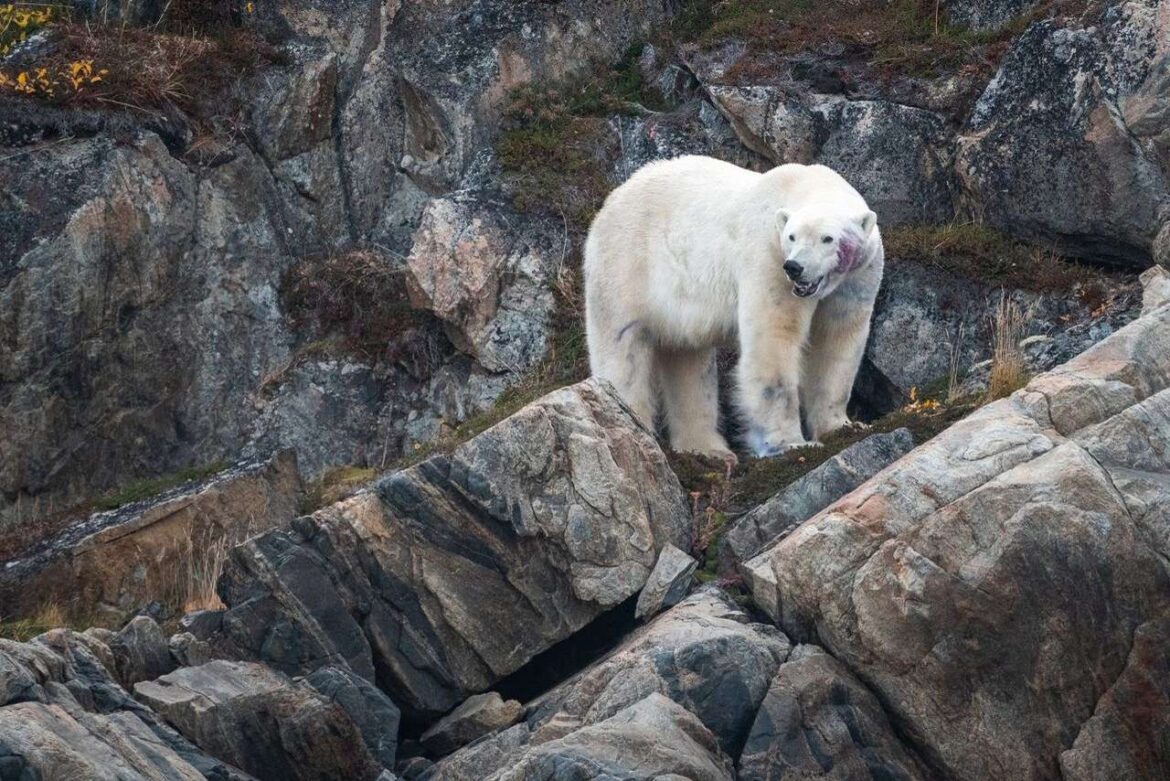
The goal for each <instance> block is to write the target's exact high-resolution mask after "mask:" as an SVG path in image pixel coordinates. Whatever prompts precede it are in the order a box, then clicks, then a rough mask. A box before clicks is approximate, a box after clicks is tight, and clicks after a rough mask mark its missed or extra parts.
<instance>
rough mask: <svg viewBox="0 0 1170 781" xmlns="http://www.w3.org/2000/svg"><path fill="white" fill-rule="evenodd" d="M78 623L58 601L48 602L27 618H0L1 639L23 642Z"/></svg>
mask: <svg viewBox="0 0 1170 781" xmlns="http://www.w3.org/2000/svg"><path fill="white" fill-rule="evenodd" d="M74 623H77V622H73V621H71V620H70V618H69V615H68V614H67V613H66V611H65V608H64V607H63V606H62V605H61V604H60V603H58V602H46V603H45V604H43V605H42V606H41V607H40V609H39V610H37V612H36V613H35V614H34V615H32V616H29V617H27V618H15V619H0V639H4V640H15V641H17V642H20V643H23V642H26V641H28V640H31V639H32V638H34V637H36V636H37V635H39V634H43V633H44V632H47V631H49V630H50V629H57V628H59V627H63V626H71V625H72V624H74Z"/></svg>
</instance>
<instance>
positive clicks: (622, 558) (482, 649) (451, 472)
mask: <svg viewBox="0 0 1170 781" xmlns="http://www.w3.org/2000/svg"><path fill="white" fill-rule="evenodd" d="M689 534H690V515H689V512H688V509H687V505H686V500H685V498H684V496H683V493H682V489H681V487H680V486H679V484H678V480H677V479H676V478H675V477H674V474H673V473H672V472H671V471H670V468H669V466H668V465H667V463H666V459H665V456H664V455H663V453H662V451H661V450H660V449H659V447H658V444H657V443H656V442H655V440H654V437H653V436H652V435H651V433H650V432H648V431H646V430H645V429H643V428H642V427H641V425H640V424H639V423H637V422H636V419H635V418H634V417H633V415H632V414H631V413H630V412H629V411H628V410H627V409H626V408H625V407H624V406H623V405H622V403H621V402H620V401H619V400H618V399H617V397H616V396H615V395H614V394H613V391H612V389H610V388H609V387H608V386H607V385H603V384H599V383H597V382H595V381H592V380H588V381H585V382H582V383H579V384H577V385H574V386H571V387H568V388H563V389H561V390H558V391H555V392H553V393H551V394H549V395H548V396H545V397H544V398H542V399H540V400H538V401H536V402H533V403H532V404H530V405H528V406H527V407H525V408H524V409H522V410H521V411H520V412H518V413H516V414H515V415H513V416H512V417H510V418H508V419H506V420H504V421H503V422H501V423H499V424H497V425H496V426H495V427H493V428H491V429H489V430H488V431H486V432H484V433H483V434H480V435H479V436H477V437H475V438H474V439H472V440H470V441H469V442H467V443H465V444H463V445H461V446H459V447H458V448H457V449H456V450H455V451H454V452H453V453H452V454H451V455H450V456H434V457H432V458H430V459H428V460H427V461H425V462H423V463H421V464H419V465H418V466H415V467H411V468H410V469H407V470H404V471H402V472H398V473H395V474H392V475H389V476H387V477H385V478H383V479H381V480H379V481H378V482H377V483H376V484H375V485H374V486H373V487H372V488H371V489H370V490H368V491H365V492H363V493H360V494H358V495H357V496H354V497H353V498H351V499H348V500H345V501H343V502H341V503H339V504H337V505H334V506H332V507H327V508H325V509H323V510H321V511H319V512H317V513H314V514H313V515H311V516H308V517H305V518H301V519H299V520H298V521H296V522H295V523H294V529H293V530H291V531H277V532H270V533H268V534H264V535H261V536H259V537H256V538H254V539H252V540H251V541H249V542H248V543H246V544H245V545H243V546H241V547H239V548H237V549H236V550H235V551H234V552H233V554H232V557H231V560H230V562H229V563H228V566H227V568H226V570H225V576H224V578H223V580H222V581H221V583H220V593H221V596H222V597H223V599H224V602H225V603H226V604H227V605H228V606H229V609H228V611H227V613H226V614H225V616H224V628H225V632H226V633H227V635H228V636H229V637H230V638H231V639H232V640H234V642H235V643H236V644H238V646H239V647H240V648H241V649H242V650H243V651H244V652H246V653H249V654H252V655H254V656H255V657H257V658H260V659H262V660H264V661H267V662H269V663H271V664H273V665H275V666H277V667H279V668H280V669H283V670H285V671H288V672H303V671H308V670H311V669H313V668H315V667H317V666H319V665H322V664H326V663H329V662H330V661H334V662H344V663H346V664H348V665H349V666H350V667H352V669H353V670H354V671H355V672H357V673H358V674H359V675H361V676H362V677H364V678H366V679H367V680H371V681H372V680H374V679H375V675H376V677H377V680H378V683H379V685H380V686H382V687H383V688H384V689H385V690H386V691H387V693H389V694H390V695H391V696H392V697H393V698H394V700H395V701H396V702H398V703H399V704H401V705H403V706H405V707H408V708H410V709H412V710H413V711H414V712H417V713H422V714H426V715H430V716H439V715H441V714H442V713H444V712H446V711H447V710H449V709H450V708H451V707H452V706H454V705H456V704H457V703H459V702H461V701H462V700H464V699H466V697H467V696H469V695H471V694H472V693H474V692H477V691H483V690H484V689H486V688H489V687H490V686H491V685H492V684H493V683H495V682H496V681H498V680H500V679H501V678H503V677H504V676H505V675H507V674H509V673H511V672H514V671H515V670H517V669H519V668H520V667H521V666H522V665H523V664H524V663H526V662H527V661H528V660H529V659H531V658H532V657H533V656H535V655H536V654H537V653H539V652H540V651H542V650H544V649H545V648H548V647H549V646H551V645H552V644H553V643H555V642H557V641H559V640H562V639H564V638H566V637H568V636H569V635H570V634H572V633H573V632H575V631H576V630H578V629H580V628H581V627H583V626H584V625H585V624H587V623H588V622H589V621H590V620H592V619H593V618H595V617H596V616H598V615H599V614H600V613H601V612H603V611H605V610H607V609H608V608H611V607H613V606H616V605H617V604H619V603H621V602H622V601H624V600H625V599H628V598H629V597H631V596H633V595H634V594H636V593H637V592H638V590H639V589H640V588H641V587H642V586H643V585H644V584H645V582H646V579H647V578H648V577H649V575H650V572H651V570H652V569H653V566H654V563H655V561H656V560H657V555H658V551H659V550H661V548H662V547H663V546H664V545H666V544H667V543H670V544H674V545H676V546H679V547H684V548H685V547H687V546H688V545H689Z"/></svg>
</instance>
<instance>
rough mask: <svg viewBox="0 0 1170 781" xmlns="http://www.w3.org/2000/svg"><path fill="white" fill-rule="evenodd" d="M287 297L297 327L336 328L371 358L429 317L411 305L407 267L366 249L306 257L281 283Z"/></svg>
mask: <svg viewBox="0 0 1170 781" xmlns="http://www.w3.org/2000/svg"><path fill="white" fill-rule="evenodd" d="M281 301H282V303H283V305H284V310H285V312H286V313H288V316H289V318H290V319H291V320H292V325H293V327H294V328H295V329H297V330H299V331H304V330H306V329H308V330H316V331H317V332H319V333H322V334H336V335H337V336H339V337H340V338H341V340H342V345H341V346H342V347H344V348H345V350H346V351H348V352H351V353H355V354H357V355H359V356H361V357H363V358H366V359H370V360H374V359H377V358H379V357H382V355H383V354H384V353H385V351H386V349H387V346H388V345H390V343H391V342H392V341H394V340H395V339H396V338H398V337H401V336H402V335H403V334H404V333H405V332H407V331H409V330H410V329H411V328H414V327H417V326H419V325H422V324H423V323H424V322H426V319H427V318H426V313H424V312H422V311H420V310H416V309H414V308H413V307H412V306H411V305H410V297H409V295H408V292H407V288H406V277H405V273H404V269H403V268H402V267H401V266H400V265H396V264H394V263H393V262H392V261H391V260H390V259H389V258H387V257H385V256H383V255H382V254H380V253H377V252H374V251H371V250H365V249H355V250H350V251H348V252H340V253H336V254H332V255H322V256H314V257H309V258H306V259H305V260H302V261H300V262H299V263H297V265H295V266H293V267H292V268H291V269H290V270H289V271H288V273H287V274H286V275H285V277H284V280H283V281H282V283H281ZM420 368H421V369H425V367H420Z"/></svg>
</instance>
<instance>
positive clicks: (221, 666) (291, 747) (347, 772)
mask: <svg viewBox="0 0 1170 781" xmlns="http://www.w3.org/2000/svg"><path fill="white" fill-rule="evenodd" d="M134 694H135V696H136V697H137V698H138V699H139V700H141V701H142V702H144V703H146V704H147V705H148V706H150V707H151V709H152V710H154V711H156V712H157V713H159V714H160V715H161V716H162V717H163V718H165V719H166V720H167V721H168V722H169V723H170V724H172V725H173V726H174V727H175V728H176V729H178V730H179V732H181V733H183V735H184V736H186V737H187V738H188V739H190V740H191V741H192V742H193V743H195V744H196V745H198V746H199V747H200V748H202V749H203V750H205V751H207V752H208V753H210V754H212V755H214V756H217V757H221V758H224V759H226V760H228V761H230V762H231V763H232V764H234V765H236V766H238V767H241V768H243V769H244V770H246V771H248V772H250V773H252V774H254V775H255V776H256V777H257V778H260V779H274V780H275V779H315V778H353V779H368V780H369V781H374V779H376V778H377V777H378V775H379V774H380V773H381V772H382V770H383V768H382V767H381V766H380V765H379V763H378V762H377V760H376V759H375V758H374V756H373V755H372V753H371V752H370V751H369V749H368V748H367V746H366V745H365V743H364V742H363V740H362V735H361V733H360V732H359V730H358V727H357V726H356V725H355V724H354V722H353V721H352V720H351V719H350V718H349V716H348V715H347V714H346V712H345V710H344V709H343V708H342V707H340V706H339V705H337V704H334V703H332V702H330V701H329V700H327V699H325V698H324V697H322V696H321V695H320V694H318V693H317V692H316V691H315V690H314V689H313V688H312V687H310V686H308V685H307V684H305V683H294V682H291V681H289V680H288V679H287V678H286V677H284V676H283V675H281V674H280V673H277V672H275V671H273V670H270V669H268V668H266V667H263V666H261V665H257V664H250V663H247V662H229V661H223V660H217V661H213V662H209V663H207V664H205V665H203V666H201V667H184V668H182V669H179V670H176V671H175V672H172V673H170V674H168V675H164V676H163V677H161V678H159V679H158V680H155V681H146V682H142V683H139V684H137V685H135V687H134Z"/></svg>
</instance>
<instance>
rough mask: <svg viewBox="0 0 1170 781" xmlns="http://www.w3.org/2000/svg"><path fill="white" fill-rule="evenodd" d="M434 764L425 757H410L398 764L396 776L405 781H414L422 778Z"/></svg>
mask: <svg viewBox="0 0 1170 781" xmlns="http://www.w3.org/2000/svg"><path fill="white" fill-rule="evenodd" d="M434 764H435V763H434V762H432V761H430V760H429V759H427V758H425V757H411V758H410V759H406V760H403V761H402V762H400V763H398V776H399V777H400V778H402V779H405V781H414V779H416V778H422V777H423V774H424V773H426V771H428V770H430V769H431V768H432V767H434Z"/></svg>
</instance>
